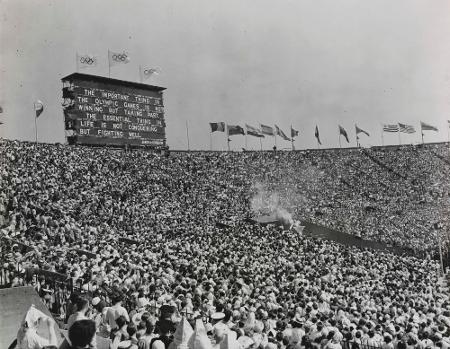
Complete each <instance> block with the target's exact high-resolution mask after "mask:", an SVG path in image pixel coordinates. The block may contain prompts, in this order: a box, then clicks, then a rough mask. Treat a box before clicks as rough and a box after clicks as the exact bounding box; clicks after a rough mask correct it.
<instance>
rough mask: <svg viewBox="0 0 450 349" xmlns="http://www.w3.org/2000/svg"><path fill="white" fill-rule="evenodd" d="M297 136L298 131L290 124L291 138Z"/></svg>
mask: <svg viewBox="0 0 450 349" xmlns="http://www.w3.org/2000/svg"><path fill="white" fill-rule="evenodd" d="M297 136H298V131H297V130H294V129H293V128H292V126H291V138H294V137H297Z"/></svg>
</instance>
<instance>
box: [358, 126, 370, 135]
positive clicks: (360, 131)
mask: <svg viewBox="0 0 450 349" xmlns="http://www.w3.org/2000/svg"><path fill="white" fill-rule="evenodd" d="M355 131H356V135H358V134H359V133H364V134H365V135H367V136H370V135H369V132H367V131H364V130H363V129H361V128H359V127H358V125H356V124H355Z"/></svg>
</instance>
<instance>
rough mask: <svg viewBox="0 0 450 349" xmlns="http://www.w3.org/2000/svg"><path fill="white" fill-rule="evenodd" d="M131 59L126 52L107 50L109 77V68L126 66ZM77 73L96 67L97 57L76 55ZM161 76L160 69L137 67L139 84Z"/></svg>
mask: <svg viewBox="0 0 450 349" xmlns="http://www.w3.org/2000/svg"><path fill="white" fill-rule="evenodd" d="M130 61H131V58H130V55H129V54H128V52H126V51H122V52H116V51H111V50H108V68H109V75H110V76H111V67H112V66H115V65H118V64H128V63H130ZM76 63H77V71H78V70H80V69H86V68H92V67H96V66H97V65H98V63H99V60H98V56H97V55H92V54H78V53H76ZM159 74H161V68H159V67H146V66H142V65H140V66H139V77H140V80H141V82H143V81H144V80H147V79H149V78H150V77H152V76H153V75H159Z"/></svg>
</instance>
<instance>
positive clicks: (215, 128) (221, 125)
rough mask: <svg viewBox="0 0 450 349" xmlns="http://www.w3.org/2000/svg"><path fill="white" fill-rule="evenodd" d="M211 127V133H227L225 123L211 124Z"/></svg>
mask: <svg viewBox="0 0 450 349" xmlns="http://www.w3.org/2000/svg"><path fill="white" fill-rule="evenodd" d="M209 126H211V132H216V131H217V132H225V123H224V122H210V123H209Z"/></svg>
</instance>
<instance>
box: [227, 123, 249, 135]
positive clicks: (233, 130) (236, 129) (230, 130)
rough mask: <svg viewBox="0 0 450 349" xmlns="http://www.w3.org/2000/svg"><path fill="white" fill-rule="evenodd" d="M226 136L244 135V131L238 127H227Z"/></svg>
mask: <svg viewBox="0 0 450 349" xmlns="http://www.w3.org/2000/svg"><path fill="white" fill-rule="evenodd" d="M227 130H228V135H229V136H233V135H245V132H244V129H243V128H242V127H241V126H239V125H227Z"/></svg>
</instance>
